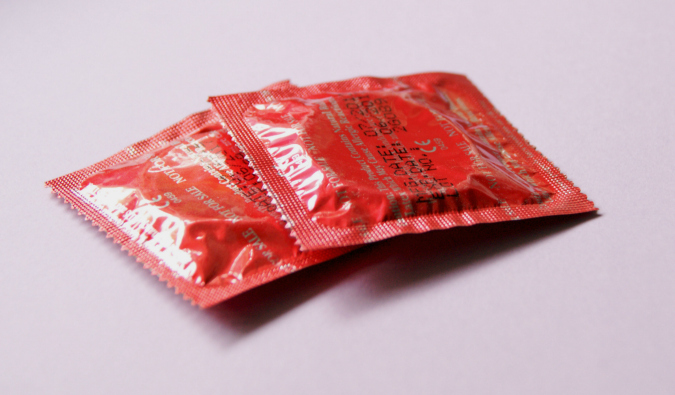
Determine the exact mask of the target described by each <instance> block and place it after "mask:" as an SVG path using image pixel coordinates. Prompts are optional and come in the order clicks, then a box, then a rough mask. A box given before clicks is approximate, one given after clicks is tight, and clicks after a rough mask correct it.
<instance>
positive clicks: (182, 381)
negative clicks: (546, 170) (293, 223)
mask: <svg viewBox="0 0 675 395" xmlns="http://www.w3.org/2000/svg"><path fill="white" fill-rule="evenodd" d="M90 3H91V2H80V4H78V2H47V1H37V2H19V1H11V0H10V1H4V2H2V4H0V131H1V132H2V140H1V141H2V145H1V146H2V150H3V154H2V155H0V163H1V164H2V167H1V169H2V171H1V172H0V185H2V188H1V189H0V203H1V204H0V223H1V224H2V225H0V240H2V247H3V248H2V264H0V314H1V315H0V317H2V318H0V393H2V394H15V393H16V394H23V393H28V394H33V393H35V394H43V393H55V394H92V393H97V394H122V393H148V394H192V393H204V394H216V393H232V394H259V393H275V394H318V393H320V394H345V393H368V394H372V393H387V394H411V393H429V394H450V393H460V394H495V393H499V394H530V393H537V394H612V395H616V394H650V395H654V394H672V393H675V375H673V374H672V373H673V372H674V371H675V336H673V333H674V330H675V225H673V224H674V223H675V214H674V212H675V210H674V209H673V207H672V206H673V196H674V195H675V187H674V183H673V173H672V171H673V168H675V166H673V165H674V164H675V163H674V160H673V153H674V152H675V139H674V138H673V134H674V131H675V111H673V103H674V99H675V93H674V92H675V73H673V70H675V27H674V26H675V25H673V23H672V16H673V15H675V3H673V2H672V1H661V2H658V1H649V2H639V3H635V2H628V1H622V2H616V1H615V2H588V1H577V2H574V3H570V2H561V3H556V4H548V5H543V4H541V2H534V1H532V2H517V3H514V2H497V1H494V2H470V3H469V2H466V3H465V4H451V3H450V2H447V3H442V4H437V3H436V2H429V3H425V2H416V3H415V4H413V3H400V4H399V3H395V2H391V1H387V2H384V1H383V2H368V1H358V2H340V3H328V2H294V3H289V4H286V5H283V4H276V3H274V2H270V4H264V3H262V2H261V3H255V4H254V3H253V2H240V3H237V4H234V3H233V4H220V2H214V3H208V2H195V1H191V2H187V1H186V2H181V3H175V4H169V5H167V4H165V3H164V2H155V3H150V2H143V1H126V2H125V1H121V2H115V3H110V5H104V4H103V3H100V4H99V3H95V4H94V3H91V4H90ZM249 3H250V4H249ZM432 70H442V71H451V72H460V73H465V74H467V75H468V76H469V77H470V78H471V79H472V80H473V81H474V82H475V83H476V84H477V85H478V86H479V88H480V89H481V90H482V91H483V92H484V93H485V94H486V95H487V96H488V97H489V98H490V100H491V101H493V103H494V104H495V105H496V106H497V108H499V109H500V110H501V111H502V112H503V113H504V114H505V115H506V117H507V118H508V119H509V120H510V121H511V122H512V123H513V124H514V125H516V126H517V127H518V128H519V129H520V131H521V132H522V133H523V134H524V135H525V136H526V137H527V138H528V140H529V141H530V142H531V143H532V144H534V145H535V146H537V148H539V149H540V150H541V151H542V152H543V153H544V154H545V155H546V156H547V157H548V158H550V159H551V160H552V161H553V162H554V163H555V164H556V165H557V166H559V167H560V168H561V169H562V171H563V172H564V173H566V174H567V175H568V176H569V177H570V178H571V179H572V180H573V181H574V182H575V184H576V185H578V186H579V187H581V189H582V191H584V192H585V193H587V194H588V196H589V198H590V199H591V200H593V201H594V202H595V203H596V205H597V206H598V207H599V208H600V214H599V216H597V217H593V216H590V217H589V216H582V217H575V218H564V219H548V220H534V221H527V222H521V223H517V224H503V225H494V226H482V227H475V228H470V229H456V230H451V231H447V232H435V233H432V234H429V235H423V236H408V237H403V238H399V239H393V240H389V241H385V242H383V243H380V244H378V245H375V246H372V247H368V248H367V249H364V250H361V251H357V252H355V253H353V254H351V255H349V256H347V257H345V258H342V259H339V260H337V261H334V262H332V263H329V264H325V265H321V266H319V267H315V268H311V269H308V270H307V271H304V272H301V273H298V274H297V275H294V276H289V277H287V278H285V279H282V280H281V281H279V282H276V283H274V284H272V285H269V286H267V287H263V288H262V289H259V290H256V291H253V292H251V293H249V294H246V295H244V296H242V297H240V298H237V299H235V300H233V301H231V302H229V303H226V304H224V305H222V306H220V307H218V308H216V309H213V310H207V311H202V310H198V309H196V308H194V307H192V306H190V305H189V304H187V303H185V302H184V301H183V300H182V299H181V298H180V297H178V296H175V295H173V293H172V292H171V291H169V290H167V289H165V286H164V285H163V284H161V283H159V282H158V281H157V280H156V279H155V278H153V277H152V276H151V275H150V274H149V273H148V272H147V271H145V270H143V269H142V268H141V266H140V265H139V264H137V263H136V262H135V261H134V260H133V259H131V258H129V257H128V256H126V254H125V253H122V252H120V250H119V248H118V247H117V246H115V245H113V244H112V243H111V242H110V240H106V239H105V238H104V237H103V235H102V234H100V233H98V232H96V230H95V229H94V228H93V227H91V226H90V225H88V224H87V223H86V222H85V221H84V220H83V219H82V218H80V217H78V216H77V215H76V214H75V212H73V211H71V210H69V209H68V208H67V207H66V206H65V205H64V204H62V203H61V202H59V201H57V200H56V199H55V198H54V197H52V196H50V195H49V192H48V191H47V190H46V189H44V188H43V187H42V183H43V182H44V181H46V180H48V179H51V178H54V177H56V176H59V175H62V174H65V173H67V172H70V171H73V170H76V169H79V168H82V167H84V166H87V165H89V164H91V163H94V162H95V161H98V160H100V159H102V158H105V157H107V156H108V155H110V154H112V153H114V152H116V151H117V150H119V149H120V148H122V147H124V146H126V145H128V144H130V143H133V142H135V141H137V140H139V139H141V138H144V137H147V136H149V135H151V134H153V133H155V132H157V131H159V130H161V129H162V128H164V127H166V126H168V125H170V124H172V123H174V122H176V121H178V120H179V119H181V118H182V117H184V116H186V115H188V114H190V113H192V112H195V111H198V110H201V109H205V108H207V103H206V101H205V100H206V98H207V96H208V95H216V94H223V93H233V92H238V91H247V90H255V89H258V88H260V87H262V86H264V85H267V84H269V83H272V82H274V81H276V80H281V79H285V78H291V79H292V81H293V82H294V83H296V84H301V85H305V84H310V83H317V82H321V81H329V80H336V79H343V78H350V77H354V76H358V75H367V74H370V75H377V76H389V75H397V74H405V73H413V72H422V71H432ZM486 237H487V238H490V239H492V240H494V241H492V242H486V241H485V240H484V239H485V238H486Z"/></svg>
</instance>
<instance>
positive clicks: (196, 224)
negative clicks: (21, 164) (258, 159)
mask: <svg viewBox="0 0 675 395" xmlns="http://www.w3.org/2000/svg"><path fill="white" fill-rule="evenodd" d="M287 85H288V84H287V83H286V84H283V83H282V84H281V85H279V84H275V85H273V86H271V87H279V86H287ZM46 184H47V186H49V187H51V188H52V189H53V191H55V192H56V193H58V195H59V196H60V197H62V198H63V199H65V201H66V202H68V203H70V204H71V205H72V206H73V207H74V208H76V209H77V210H78V211H79V212H80V213H81V214H84V215H85V216H86V217H87V219H89V220H91V221H92V222H93V224H94V225H96V226H98V227H100V229H101V230H103V231H105V232H106V233H107V234H108V236H109V237H112V238H113V239H114V241H115V242H117V243H119V244H121V245H122V247H123V249H127V250H128V251H129V253H130V254H132V255H134V256H136V257H137V259H138V260H139V261H140V262H142V263H143V264H144V266H145V267H146V268H149V269H150V270H151V271H152V272H153V273H154V274H155V275H158V276H159V278H160V279H161V280H162V281H166V282H167V283H168V285H169V286H171V287H174V288H175V290H176V292H177V293H182V294H184V296H185V297H186V298H188V299H191V300H192V301H193V302H194V303H196V304H198V305H200V306H202V307H208V306H212V305H214V304H216V303H218V302H220V301H222V300H225V299H227V298H229V297H232V296H234V295H236V294H238V293H241V292H243V291H245V290H247V289H249V288H252V287H255V286H257V285H260V284H263V283H266V282H268V281H271V280H273V279H276V278H278V277H281V276H284V275H286V274H288V273H291V272H293V271H296V270H298V269H301V268H304V267H307V266H310V265H313V264H315V263H319V262H322V261H326V260H328V259H331V258H333V257H335V256H338V255H340V254H343V253H345V252H347V251H349V250H350V249H349V248H341V249H329V250H323V251H312V252H302V251H300V250H299V247H298V245H297V244H296V243H295V240H294V239H293V238H292V237H291V236H290V235H289V231H288V229H286V228H285V227H284V223H283V222H282V221H280V219H279V214H278V212H277V210H276V207H275V206H274V204H273V203H272V202H271V199H270V198H269V197H268V195H267V194H266V192H265V191H264V190H263V189H262V184H261V183H260V181H259V180H258V177H257V176H255V175H254V174H253V172H252V170H251V169H250V167H249V166H248V162H247V161H246V160H245V159H244V155H243V154H242V153H241V152H239V150H238V148H237V147H236V146H235V145H234V144H233V143H232V140H231V139H230V137H229V136H228V134H227V133H225V132H224V130H223V129H222V126H221V124H220V122H219V119H218V117H217V115H216V114H214V113H212V112H211V111H204V112H201V113H197V114H194V115H191V116H189V117H187V118H185V119H184V120H182V121H181V122H179V123H177V124H175V125H173V126H171V127H169V128H167V129H165V130H163V131H162V132H160V133H158V134H156V135H154V136H152V137H151V138H149V139H147V140H143V141H141V142H138V143H136V144H133V145H131V146H129V147H127V148H125V149H124V150H122V151H120V152H119V153H117V154H115V155H113V156H111V157H110V158H108V159H106V160H104V161H102V162H99V163H97V164H94V165H92V166H90V167H87V168H85V169H82V170H79V171H76V172H74V173H71V174H68V175H65V176H63V177H59V178H56V179H54V180H51V181H48V182H47V183H46Z"/></svg>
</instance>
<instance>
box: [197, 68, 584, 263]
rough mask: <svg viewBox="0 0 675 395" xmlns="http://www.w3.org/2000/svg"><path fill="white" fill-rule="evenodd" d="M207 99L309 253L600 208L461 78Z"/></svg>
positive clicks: (425, 77)
mask: <svg viewBox="0 0 675 395" xmlns="http://www.w3.org/2000/svg"><path fill="white" fill-rule="evenodd" d="M210 101H211V103H212V104H213V107H214V109H215V110H216V111H217V112H218V113H219V114H220V116H221V118H222V120H223V122H224V124H225V125H226V126H227V127H228V130H229V131H230V132H231V133H232V135H233V137H234V139H235V141H236V142H237V144H238V145H239V146H240V148H241V149H242V150H243V151H244V153H246V155H247V157H248V158H249V160H250V162H251V165H252V167H253V168H254V170H256V172H257V174H258V175H259V176H260V177H261V179H262V181H263V184H264V185H265V186H266V187H267V190H268V192H269V193H270V194H271V196H272V197H273V198H274V201H275V202H276V203H277V205H278V207H279V208H280V210H281V213H282V214H283V217H282V218H283V219H284V220H286V221H287V222H288V224H289V225H290V227H291V229H292V230H293V233H292V234H294V235H295V236H297V239H298V241H299V243H300V244H301V246H302V248H303V249H306V250H318V249H325V248H334V247H341V246H349V245H357V244H364V243H370V242H374V241H377V240H382V239H385V238H388V237H392V236H396V235H400V234H404V233H419V232H425V231H429V230H433V229H445V228H450V227H453V226H462V225H472V224H477V223H486V222H497V221H506V220H517V219H525V218H533V217H541V216H549V215H559V214H573V213H581V212H586V211H592V210H596V209H595V207H594V206H593V203H592V202H590V201H589V200H587V198H586V196H585V195H584V194H582V193H581V192H580V191H579V189H578V188H576V187H575V186H574V185H573V184H572V182H570V181H569V180H568V179H567V178H566V177H565V176H564V175H563V174H562V173H561V172H560V171H559V170H558V169H557V168H556V167H555V166H554V165H553V164H552V163H551V162H550V161H549V160H547V159H546V158H545V157H544V156H543V155H542V154H541V153H539V152H538V151H536V149H535V148H534V147H532V146H531V145H530V144H529V143H528V142H527V141H526V140H525V139H524V138H523V136H522V135H520V134H519V133H518V132H517V131H516V129H515V128H514V127H513V126H511V124H509V122H508V121H507V120H506V119H505V118H504V117H503V116H502V115H501V114H500V113H499V112H498V111H497V110H496V109H495V108H494V106H493V105H492V104H491V103H490V102H489V101H488V100H487V98H485V96H483V95H482V94H481V93H480V92H479V91H478V89H477V88H476V87H475V86H474V85H473V84H472V83H471V82H470V81H469V80H468V79H467V78H466V77H464V76H461V75H456V74H447V73H427V74H417V75H409V76H402V77H396V78H373V77H361V78H355V79H351V80H346V81H339V82H330V83H324V84H318V85H313V86H308V87H303V88H298V87H287V88H285V89H280V90H276V91H270V92H265V93H261V92H253V93H245V94H237V95H226V96H219V97H212V98H211V99H210Z"/></svg>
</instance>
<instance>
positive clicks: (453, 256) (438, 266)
mask: <svg viewBox="0 0 675 395" xmlns="http://www.w3.org/2000/svg"><path fill="white" fill-rule="evenodd" d="M596 217H599V215H598V214H597V213H595V212H593V213H585V214H577V215H571V216H555V217H544V218H537V219H528V220H523V221H512V222H502V223H496V224H482V225H474V226H469V227H458V228H453V229H448V230H443V231H433V232H428V233H424V234H416V235H405V236H399V237H395V238H392V239H389V240H385V241H382V242H379V243H374V244H370V245H367V246H365V247H362V248H360V249H358V250H356V251H353V252H351V253H349V254H347V255H344V256H341V257H338V258H336V259H334V260H332V261H329V262H324V263H321V264H319V265H316V266H312V267H310V268H307V269H303V270H301V271H299V272H297V273H294V274H291V275H289V276H286V277H283V278H281V279H279V280H276V281H273V282H271V283H269V284H265V285H263V286H261V287H258V288H254V289H252V290H250V291H248V292H245V293H243V294H241V295H239V296H236V297H234V298H233V299H230V300H227V301H225V302H223V303H221V304H219V305H217V306H214V307H212V308H210V309H207V310H204V311H203V313H204V314H206V315H208V316H209V317H211V318H212V319H214V320H216V321H217V322H219V323H220V324H222V325H223V326H225V327H227V328H229V329H230V330H231V331H232V332H235V333H233V334H234V335H235V336H236V335H237V333H238V335H239V336H244V335H246V334H248V333H251V332H253V331H255V330H256V329H258V328H260V327H262V326H263V325H265V324H266V323H268V322H271V321H273V320H274V319H275V318H277V317H279V316H281V315H283V314H284V313H286V312H288V311H290V310H291V309H293V308H295V307H297V306H299V305H301V304H302V303H304V302H305V301H307V300H309V299H311V298H312V297H314V296H315V295H318V294H320V293H322V292H324V291H326V290H328V289H330V288H331V287H333V286H335V285H337V284H339V283H340V282H342V281H344V280H346V279H348V278H349V277H351V276H353V275H355V274H356V273H357V272H360V271H364V270H365V269H369V270H373V269H374V270H376V272H377V275H376V276H369V280H370V281H369V282H368V283H366V286H368V287H370V288H371V289H368V290H367V293H366V292H364V294H363V295H364V297H365V298H373V299H375V303H376V302H377V299H379V298H386V297H387V296H389V295H392V294H394V293H396V292H398V291H401V290H403V289H405V288H409V287H412V286H414V285H416V284H420V283H421V282H424V281H425V280H427V279H431V278H434V277H439V276H442V275H445V274H448V273H452V272H456V271H460V270H462V269H465V268H468V267H469V266H471V265H479V264H480V263H482V262H484V261H485V260H486V259H487V258H491V257H495V256H498V255H500V254H502V253H506V252H509V251H512V250H514V249H517V248H519V247H522V246H525V245H527V244H530V243H534V242H537V241H538V240H542V239H544V238H546V237H549V236H552V235H554V234H556V233H559V232H563V231H566V230H569V229H571V228H573V227H575V226H577V225H580V224H582V223H584V222H586V221H589V220H591V219H594V218H596ZM368 302H369V303H372V302H373V300H369V301H368Z"/></svg>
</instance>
